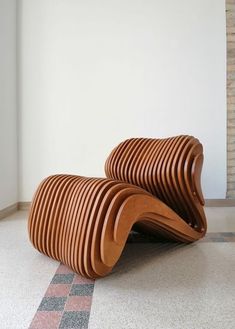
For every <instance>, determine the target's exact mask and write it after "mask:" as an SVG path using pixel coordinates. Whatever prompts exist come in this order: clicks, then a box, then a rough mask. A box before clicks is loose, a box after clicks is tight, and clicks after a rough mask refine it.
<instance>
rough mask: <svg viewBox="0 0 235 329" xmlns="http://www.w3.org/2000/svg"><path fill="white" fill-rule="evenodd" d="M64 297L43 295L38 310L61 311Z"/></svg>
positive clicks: (64, 300)
mask: <svg viewBox="0 0 235 329" xmlns="http://www.w3.org/2000/svg"><path fill="white" fill-rule="evenodd" d="M66 299H67V298H66V297H44V298H43V299H42V301H41V304H40V305H39V307H38V311H63V310H64V305H65V302H66Z"/></svg>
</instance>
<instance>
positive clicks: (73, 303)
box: [29, 263, 95, 329]
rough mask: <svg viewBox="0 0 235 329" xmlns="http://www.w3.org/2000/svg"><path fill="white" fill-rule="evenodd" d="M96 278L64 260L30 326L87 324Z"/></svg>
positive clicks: (66, 328)
mask: <svg viewBox="0 0 235 329" xmlns="http://www.w3.org/2000/svg"><path fill="white" fill-rule="evenodd" d="M94 282H95V281H94V280H91V279H86V278H83V277H82V276H80V275H79V274H76V273H74V272H73V270H72V269H70V268H68V267H67V266H65V265H63V264H62V263H61V264H60V265H59V266H58V268H57V270H56V272H55V274H54V276H53V278H52V280H51V282H50V284H49V286H48V288H47V291H46V293H45V295H44V297H43V299H42V301H41V303H40V305H39V307H38V309H37V312H36V313H35V315H34V318H33V320H32V322H31V324H30V326H29V329H72V328H77V329H86V328H88V322H89V316H90V309H91V302H92V295H93V290H94Z"/></svg>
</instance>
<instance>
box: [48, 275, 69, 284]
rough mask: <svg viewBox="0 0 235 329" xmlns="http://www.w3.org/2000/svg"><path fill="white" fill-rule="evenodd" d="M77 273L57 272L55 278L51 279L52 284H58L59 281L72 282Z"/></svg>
mask: <svg viewBox="0 0 235 329" xmlns="http://www.w3.org/2000/svg"><path fill="white" fill-rule="evenodd" d="M74 276H75V274H74V273H68V274H55V275H54V277H53V279H52V280H51V283H52V284H58V283H72V282H73V278H74Z"/></svg>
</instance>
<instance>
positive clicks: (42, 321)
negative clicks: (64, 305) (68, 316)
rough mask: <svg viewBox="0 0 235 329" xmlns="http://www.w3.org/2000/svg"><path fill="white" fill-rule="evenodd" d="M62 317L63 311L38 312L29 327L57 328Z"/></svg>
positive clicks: (32, 328)
mask: <svg viewBox="0 0 235 329" xmlns="http://www.w3.org/2000/svg"><path fill="white" fill-rule="evenodd" d="M61 317H62V312H40V313H39V312H38V313H37V314H36V315H35V317H34V319H33V321H32V323H31V325H30V327H29V329H57V328H58V326H59V324H60V320H61Z"/></svg>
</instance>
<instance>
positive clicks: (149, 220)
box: [28, 175, 206, 278]
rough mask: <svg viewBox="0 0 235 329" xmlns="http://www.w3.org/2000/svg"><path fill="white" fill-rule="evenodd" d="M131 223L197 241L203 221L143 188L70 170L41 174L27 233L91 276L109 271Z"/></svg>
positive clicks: (42, 249) (43, 249) (44, 249)
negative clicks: (195, 222) (185, 214)
mask: <svg viewBox="0 0 235 329" xmlns="http://www.w3.org/2000/svg"><path fill="white" fill-rule="evenodd" d="M135 223H141V225H142V226H143V227H145V226H146V228H151V231H152V232H153V233H156V234H157V233H158V232H164V235H165V236H166V237H168V238H169V239H173V240H175V241H181V242H192V241H195V240H197V239H199V238H201V237H203V235H204V234H205V231H206V222H205V223H204V222H202V223H201V225H200V226H198V227H197V228H194V227H191V226H190V225H189V224H188V223H187V222H186V221H185V220H184V219H182V218H181V217H180V216H179V215H178V214H177V213H176V212H175V211H173V210H172V209H171V208H170V207H168V206H167V205H166V204H165V203H163V202H162V201H161V200H159V199H157V198H156V197H154V196H152V195H151V194H150V193H148V192H147V191H146V190H143V189H141V188H139V187H137V186H134V185H130V184H128V183H125V182H120V181H115V180H112V179H102V178H85V177H80V176H74V175H54V176H50V177H48V178H47V179H45V180H44V181H43V182H42V183H41V185H40V186H39V188H38V190H37V192H36V194H35V197H34V199H33V202H32V205H31V209H30V215H29V223H28V229H29V236H30V240H31V242H32V244H33V245H34V247H35V248H36V249H38V250H39V251H40V252H42V253H44V254H46V255H48V256H49V257H52V258H54V259H57V260H59V261H62V262H63V263H65V264H67V265H68V266H70V267H71V268H73V270H74V271H76V272H79V273H80V274H82V275H83V276H86V277H89V278H96V277H102V276H105V275H107V274H108V273H109V272H110V271H111V270H112V268H113V266H114V265H115V264H116V262H117V261H118V259H119V257H120V255H121V253H122V250H123V248H124V246H125V243H126V240H127V237H128V234H129V232H130V231H131V229H132V227H133V225H134V224H135Z"/></svg>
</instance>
